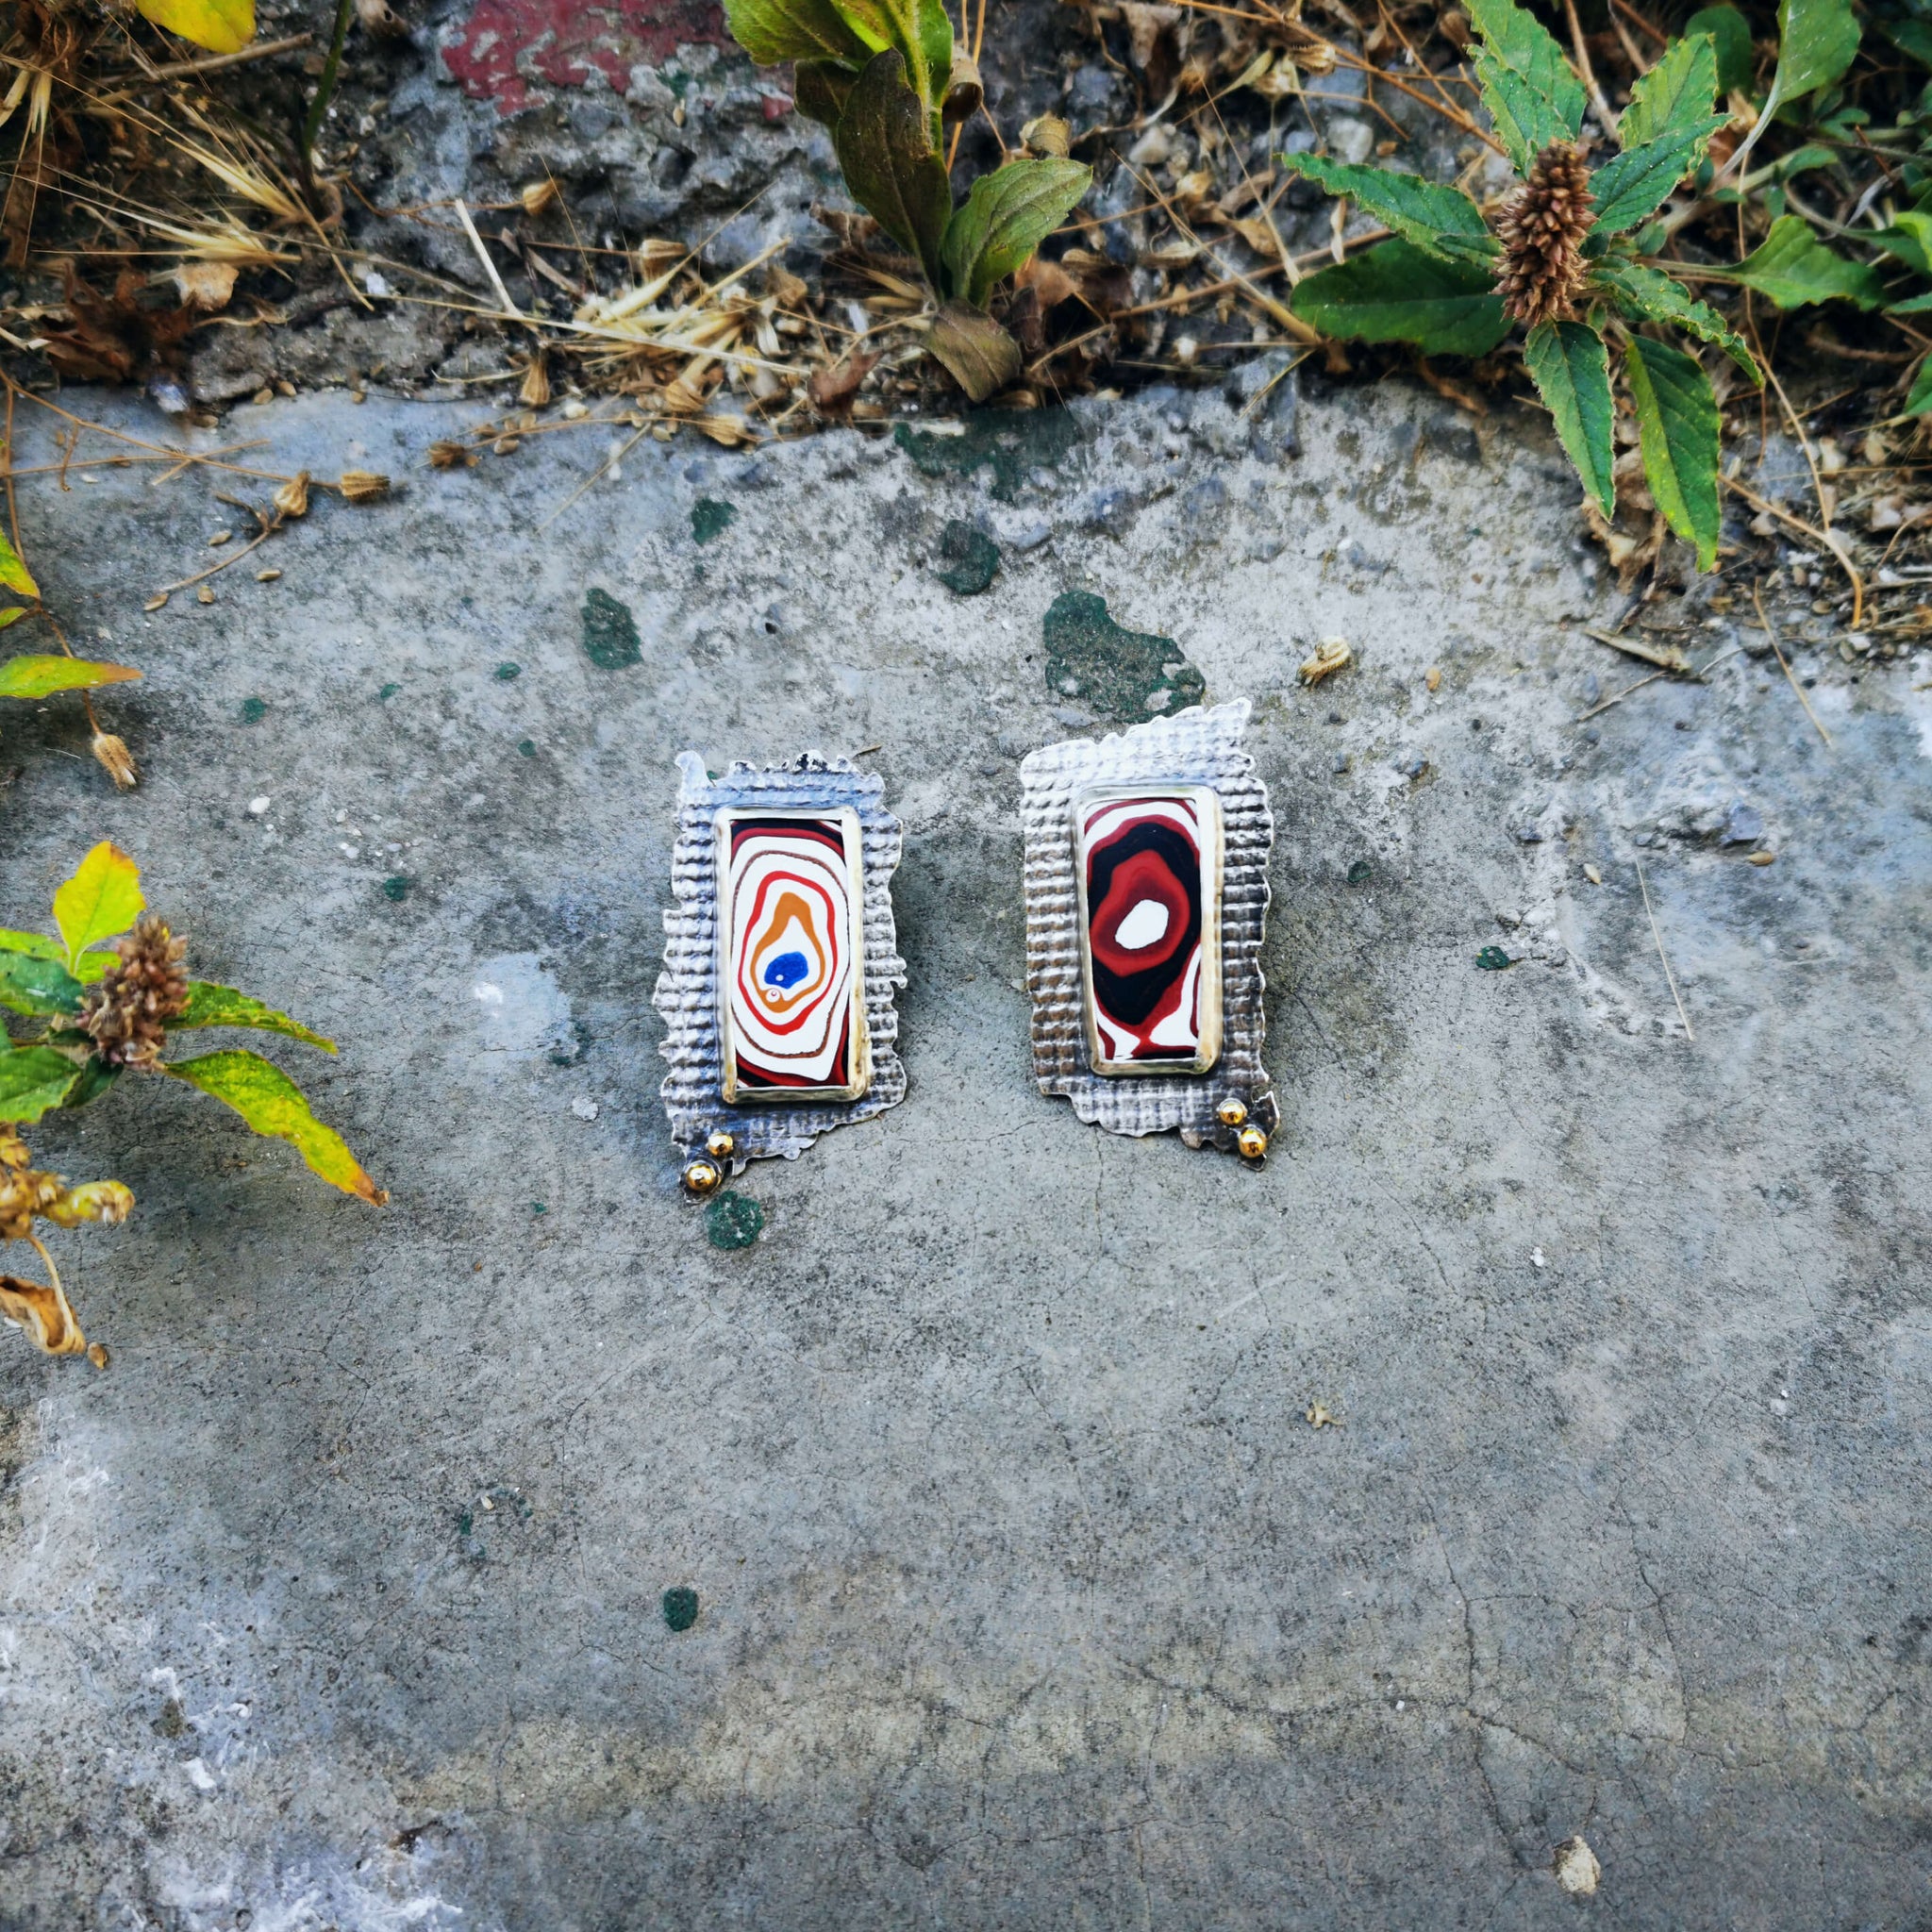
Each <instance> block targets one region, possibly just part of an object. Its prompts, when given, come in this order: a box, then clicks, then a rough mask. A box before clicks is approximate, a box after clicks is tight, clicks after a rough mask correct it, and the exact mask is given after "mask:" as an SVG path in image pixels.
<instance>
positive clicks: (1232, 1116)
mask: <svg viewBox="0 0 1932 1932" xmlns="http://www.w3.org/2000/svg"><path fill="white" fill-rule="evenodd" d="M1214 1111H1215V1112H1216V1113H1218V1114H1219V1115H1220V1116H1221V1124H1222V1125H1223V1126H1224V1127H1238V1126H1240V1125H1241V1123H1242V1122H1243V1121H1244V1120H1246V1119H1247V1117H1248V1105H1247V1102H1246V1101H1244V1100H1236V1099H1235V1098H1234V1097H1233V1095H1231V1094H1230V1095H1229V1096H1228V1098H1227V1099H1225V1100H1224V1101H1223V1102H1222V1103H1221V1105H1220V1106H1219V1107H1217V1108H1215V1109H1214Z"/></svg>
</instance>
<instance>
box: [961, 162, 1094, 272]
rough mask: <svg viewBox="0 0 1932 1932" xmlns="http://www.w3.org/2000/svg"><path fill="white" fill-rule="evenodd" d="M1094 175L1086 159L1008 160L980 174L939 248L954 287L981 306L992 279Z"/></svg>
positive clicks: (1051, 224) (1050, 226)
mask: <svg viewBox="0 0 1932 1932" xmlns="http://www.w3.org/2000/svg"><path fill="white" fill-rule="evenodd" d="M1092 179H1093V170H1092V169H1091V168H1090V167H1088V166H1087V164H1086V163H1085V162H1084V161H1052V160H1046V161H1031V160H1028V161H1008V163H1007V165H1006V166H1005V167H1004V168H999V169H996V170H995V171H994V172H993V173H992V174H991V175H981V176H980V177H979V179H978V180H977V181H975V182H974V184H973V192H971V193H970V194H968V195H967V197H966V199H965V200H964V201H963V202H962V203H960V205H959V206H958V208H955V209H954V210H953V217H952V220H951V221H949V222H948V223H947V224H946V234H945V241H944V242H943V244H942V246H941V254H942V256H943V258H944V260H945V266H946V277H947V285H948V287H949V288H950V290H951V291H952V293H953V294H955V295H957V296H958V297H959V298H960V299H961V300H963V301H967V302H970V303H972V305H973V306H974V308H985V307H986V301H987V297H988V296H989V295H991V293H992V290H993V285H994V284H995V283H996V282H998V281H1000V280H1001V279H1002V278H1003V277H1005V276H1007V275H1011V274H1012V273H1013V271H1014V270H1015V269H1017V268H1018V267H1019V266H1020V265H1021V263H1023V262H1024V260H1025V259H1026V258H1027V257H1028V256H1030V255H1031V254H1032V253H1033V251H1034V250H1035V249H1036V248H1038V247H1039V246H1040V244H1041V242H1043V241H1045V239H1046V238H1047V237H1048V236H1049V235H1051V234H1052V233H1053V231H1054V230H1055V229H1056V228H1057V227H1058V226H1059V225H1060V224H1061V222H1063V221H1064V220H1065V219H1066V217H1067V214H1068V211H1069V210H1070V209H1071V208H1073V207H1074V203H1075V202H1077V201H1078V200H1079V199H1080V197H1081V196H1082V195H1083V194H1085V193H1086V192H1087V189H1088V186H1089V184H1090V183H1091V181H1092Z"/></svg>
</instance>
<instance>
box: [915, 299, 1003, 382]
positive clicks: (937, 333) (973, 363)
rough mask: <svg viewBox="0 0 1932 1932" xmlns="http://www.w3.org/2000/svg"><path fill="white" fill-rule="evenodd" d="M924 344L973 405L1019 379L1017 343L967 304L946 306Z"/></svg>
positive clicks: (991, 320)
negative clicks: (944, 366)
mask: <svg viewBox="0 0 1932 1932" xmlns="http://www.w3.org/2000/svg"><path fill="white" fill-rule="evenodd" d="M925 345H926V347H927V348H928V349H930V350H931V351H932V353H933V354H934V355H935V356H937V357H938V358H939V359H940V360H941V362H943V363H944V364H945V365H946V367H947V369H948V370H950V371H951V372H952V375H953V379H954V381H956V382H957V383H958V385H959V387H960V388H961V389H963V390H964V391H966V394H967V396H968V398H969V399H970V400H971V401H973V402H975V403H983V402H985V401H986V399H987V397H989V396H991V395H997V394H998V393H999V391H1001V390H1003V389H1005V388H1007V386H1008V384H1009V383H1012V382H1014V381H1016V380H1017V379H1018V378H1019V375H1020V368H1021V358H1020V345H1019V343H1018V342H1016V341H1014V340H1013V339H1012V337H1011V336H1009V335H1008V333H1007V332H1006V330H1005V329H1003V328H1002V327H1001V326H1000V325H999V324H998V323H996V322H995V321H994V320H993V319H992V317H991V316H990V315H989V314H988V313H987V312H986V310H985V309H983V308H973V307H972V305H971V304H969V303H965V302H948V303H946V304H945V305H944V306H943V307H942V308H941V309H940V312H939V313H938V314H937V315H936V316H934V317H933V319H932V328H931V329H930V331H929V332H928V333H927V335H926V338H925Z"/></svg>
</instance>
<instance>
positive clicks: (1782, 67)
mask: <svg viewBox="0 0 1932 1932" xmlns="http://www.w3.org/2000/svg"><path fill="white" fill-rule="evenodd" d="M1777 33H1778V42H1777V72H1776V74H1775V75H1773V76H1772V82H1771V93H1770V95H1769V96H1768V97H1767V98H1766V100H1765V103H1764V111H1763V113H1762V115H1761V116H1760V119H1762V120H1765V121H1769V120H1770V119H1771V117H1772V115H1773V114H1774V112H1775V111H1776V110H1777V108H1779V107H1781V106H1782V105H1783V104H1784V103H1785V102H1787V101H1795V100H1798V99H1800V98H1802V97H1803V96H1804V95H1806V94H1808V93H1812V92H1816V91H1817V90H1818V89H1819V88H1822V87H1829V86H1830V85H1831V84H1832V82H1833V81H1835V80H1837V79H1838V78H1839V77H1840V75H1842V74H1843V73H1844V71H1845V69H1846V68H1847V67H1849V66H1850V65H1851V64H1852V58H1853V56H1854V55H1856V54H1857V51H1858V22H1857V16H1856V15H1855V14H1854V13H1853V12H1852V9H1851V5H1850V0H1780V4H1779V6H1778V9H1777Z"/></svg>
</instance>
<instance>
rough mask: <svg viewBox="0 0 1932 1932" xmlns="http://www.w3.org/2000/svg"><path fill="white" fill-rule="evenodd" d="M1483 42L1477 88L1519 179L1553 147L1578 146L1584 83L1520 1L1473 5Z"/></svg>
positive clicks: (1482, 0) (1479, 0) (1480, 0)
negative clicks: (1561, 143)
mask: <svg viewBox="0 0 1932 1932" xmlns="http://www.w3.org/2000/svg"><path fill="white" fill-rule="evenodd" d="M1468 11H1469V17H1470V19H1471V20H1472V21H1473V22H1474V24H1475V30H1476V32H1477V33H1478V34H1480V35H1481V36H1482V45H1481V46H1479V47H1478V48H1477V49H1476V52H1475V77H1476V84H1477V86H1478V87H1480V88H1481V90H1482V96H1483V105H1484V106H1485V107H1486V108H1489V110H1490V118H1491V120H1492V121H1494V122H1495V124H1496V135H1497V138H1498V139H1499V140H1500V141H1501V142H1502V143H1503V145H1504V147H1505V148H1506V149H1507V151H1508V154H1509V158H1510V159H1511V160H1512V161H1514V162H1515V164H1516V172H1517V173H1518V174H1519V175H1526V174H1528V173H1529V169H1530V164H1531V162H1533V161H1534V160H1535V159H1536V158H1537V156H1538V155H1540V154H1541V152H1542V151H1543V149H1544V148H1546V147H1547V146H1548V145H1549V144H1550V142H1553V141H1574V140H1575V139H1576V130H1577V129H1578V128H1579V127H1581V126H1582V125H1583V107H1584V95H1583V83H1582V82H1581V81H1580V80H1578V79H1577V78H1576V76H1575V75H1574V74H1572V73H1571V71H1570V63H1569V62H1568V61H1567V60H1566V59H1565V58H1563V50H1562V48H1561V47H1559V46H1558V45H1557V43H1556V42H1555V41H1554V40H1552V39H1551V38H1550V35H1549V33H1548V32H1547V30H1546V29H1545V28H1544V27H1542V26H1541V25H1540V24H1539V23H1538V21H1537V20H1536V18H1535V16H1534V15H1533V14H1530V13H1528V12H1526V11H1525V10H1524V8H1521V7H1519V6H1517V5H1516V0H1469V7H1468Z"/></svg>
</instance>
